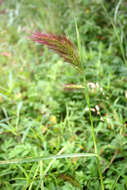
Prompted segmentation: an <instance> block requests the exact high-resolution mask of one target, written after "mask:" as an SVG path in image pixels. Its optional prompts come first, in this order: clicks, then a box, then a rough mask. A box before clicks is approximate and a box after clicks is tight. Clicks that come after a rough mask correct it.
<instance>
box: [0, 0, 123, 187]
mask: <svg viewBox="0 0 127 190" xmlns="http://www.w3.org/2000/svg"><path fill="white" fill-rule="evenodd" d="M2 10H4V11H5V14H3V13H2V12H1V14H0V20H1V22H0V26H1V27H0V63H1V64H0V74H1V78H0V161H2V160H6V161H7V160H12V159H17V160H19V159H23V160H25V158H29V157H32V158H35V157H50V156H51V155H58V154H60V155H61V154H72V153H94V148H93V141H92V136H91V129H90V119H89V114H88V107H87V103H86V100H85V94H84V91H83V89H78V88H77V89H76V88H72V89H71V88H66V84H70V85H77V86H79V85H84V84H83V80H84V77H83V76H81V75H80V74H79V73H78V72H77V71H76V70H74V69H73V68H72V66H71V65H68V64H67V63H64V62H63V60H62V59H61V58H60V57H58V56H57V55H56V54H54V53H52V52H49V51H48V50H47V48H44V47H42V46H39V45H36V46H35V44H34V43H33V42H32V41H31V40H28V39H27V36H28V35H29V33H30V31H36V30H40V31H48V32H52V33H56V34H60V35H63V34H65V35H66V36H67V37H68V38H69V39H70V40H71V41H73V42H74V43H75V45H77V39H76V31H75V21H74V16H75V17H76V21H77V24H78V29H79V33H80V40H81V43H82V46H83V58H84V69H85V75H86V79H87V84H88V86H89V89H88V91H89V96H90V103H91V111H92V116H93V122H94V126H95V134H96V141H97V147H98V150H99V152H98V153H99V155H100V163H101V169H102V175H103V178H104V185H105V189H106V190H115V189H116V190H122V189H126V188H127V177H126V175H127V172H126V157H127V146H126V141H127V137H126V135H127V129H126V128H127V77H126V76H127V67H126V64H127V62H126V51H127V41H126V30H127V24H126V1H124V0H123V1H110V2H109V1H99V0H96V1H81V0H74V1H67V0H65V1H58V0H46V1H44V0H43V1H42V0H38V1H33V0H32V1H31V2H30V1H29V0H21V1H16V0H13V1H9V0H7V1H3V3H1V5H0V11H2ZM72 87H73V86H72ZM98 107H99V110H98ZM98 182H99V177H98V173H97V166H96V160H95V158H94V157H77V158H65V159H51V160H43V161H39V162H27V163H22V164H10V165H0V189H1V190H5V189H8V190H11V189H16V190H18V189H23V190H25V189H38V190H40V189H43V190H47V189H49V190H54V189H55V190H56V189H62V190H65V189H67V190H78V189H82V190H84V189H88V190H93V189H97V190H98V189H100V185H99V183H98Z"/></svg>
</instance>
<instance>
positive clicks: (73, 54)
mask: <svg viewBox="0 0 127 190" xmlns="http://www.w3.org/2000/svg"><path fill="white" fill-rule="evenodd" d="M31 38H32V40H33V41H35V42H38V43H40V44H43V45H46V46H47V47H48V48H49V49H51V50H53V51H54V52H56V53H57V54H58V55H59V56H61V57H62V58H63V59H64V61H66V62H68V63H70V64H72V65H73V66H75V67H76V68H78V69H80V70H81V63H80V57H79V55H78V51H77V49H76V48H75V46H74V45H73V43H72V42H71V41H70V40H69V39H67V37H65V36H59V35H55V34H51V33H43V32H42V33H41V32H34V33H32V36H31Z"/></svg>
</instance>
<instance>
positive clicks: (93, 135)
mask: <svg viewBox="0 0 127 190" xmlns="http://www.w3.org/2000/svg"><path fill="white" fill-rule="evenodd" d="M75 26H76V34H77V42H78V50H79V56H80V61H81V65H82V71H81V72H82V74H83V78H84V87H85V97H86V102H87V105H88V107H89V118H90V122H91V131H92V138H93V144H94V151H95V154H96V155H97V156H96V163H97V169H98V173H99V177H100V183H101V189H102V190H104V183H103V176H102V172H101V166H100V160H99V155H98V150H97V143H96V135H95V130H94V125H93V117H92V113H91V104H90V98H89V92H88V86H87V80H86V77H85V72H84V68H83V64H84V58H83V52H82V46H81V41H80V35H79V30H78V26H77V22H76V19H75Z"/></svg>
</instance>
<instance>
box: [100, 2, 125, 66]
mask: <svg viewBox="0 0 127 190" xmlns="http://www.w3.org/2000/svg"><path fill="white" fill-rule="evenodd" d="M121 3H122V1H121V0H120V1H119V2H118V4H117V6H116V9H115V13H114V20H113V19H112V18H111V17H110V15H109V14H108V11H107V9H106V7H105V6H104V4H103V3H101V5H102V7H103V9H104V12H105V15H106V16H107V18H108V19H109V21H110V22H111V24H112V27H113V30H114V33H115V35H116V38H117V40H118V43H119V47H120V51H121V55H122V57H123V61H124V63H125V64H126V65H127V60H126V56H125V51H124V47H123V43H122V40H121V38H120V37H121V36H120V35H119V33H118V27H117V26H116V22H117V13H118V9H119V7H120V4H121ZM121 35H122V34H121Z"/></svg>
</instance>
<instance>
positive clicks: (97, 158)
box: [84, 77, 104, 190]
mask: <svg viewBox="0 0 127 190" xmlns="http://www.w3.org/2000/svg"><path fill="white" fill-rule="evenodd" d="M84 85H85V97H86V101H87V105H88V107H89V118H90V122H91V131H92V138H93V143H94V151H95V154H96V155H97V157H96V163H97V169H98V173H99V177H100V183H101V189H102V190H104V183H103V176H102V172H101V166H100V160H99V156H98V150H97V143H96V136H95V131H94V125H93V117H92V113H91V105H90V98H89V92H88V86H87V81H86V78H85V77H84Z"/></svg>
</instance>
